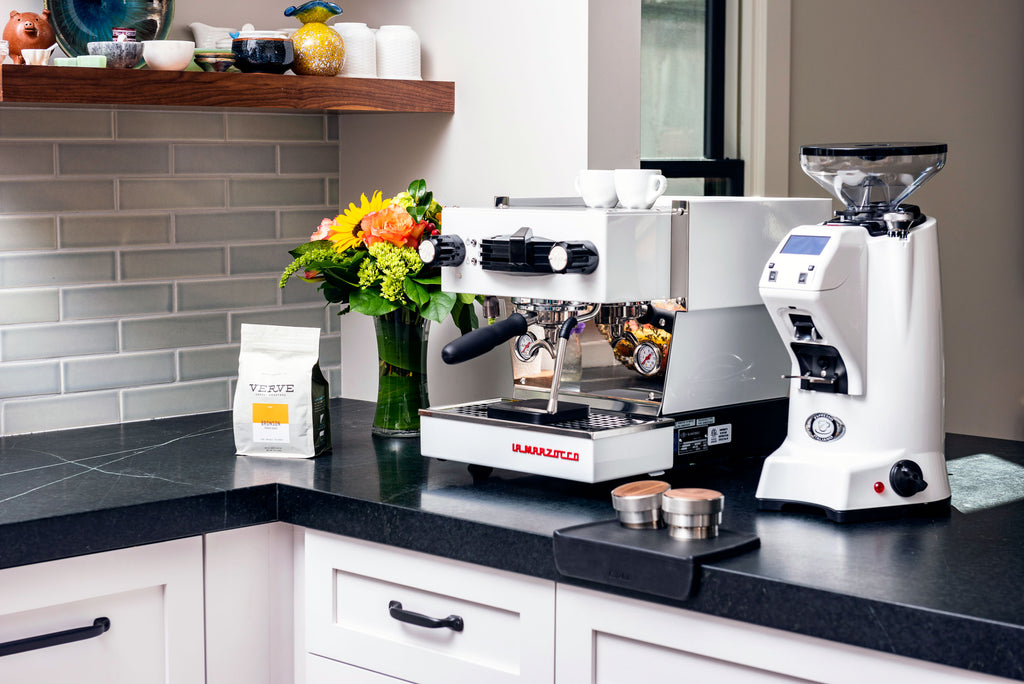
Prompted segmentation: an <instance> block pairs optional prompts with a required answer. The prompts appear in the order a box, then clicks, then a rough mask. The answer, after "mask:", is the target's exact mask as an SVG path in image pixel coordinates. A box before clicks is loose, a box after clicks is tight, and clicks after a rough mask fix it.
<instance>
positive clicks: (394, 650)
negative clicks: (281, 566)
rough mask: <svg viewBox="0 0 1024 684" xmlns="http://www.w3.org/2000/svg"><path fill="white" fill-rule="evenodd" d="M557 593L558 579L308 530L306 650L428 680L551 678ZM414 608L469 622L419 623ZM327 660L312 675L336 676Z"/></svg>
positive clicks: (537, 681)
mask: <svg viewBox="0 0 1024 684" xmlns="http://www.w3.org/2000/svg"><path fill="white" fill-rule="evenodd" d="M554 596H555V590H554V583H552V582H548V581H544V580H538V579H535V578H530V577H523V576H521V575H514V574H512V573H508V572H502V571H499V570H491V569H487V568H481V567H479V566H473V565H469V564H467V563H461V562H458V561H451V560H446V559H443V558H437V557H434V556H427V555H424V554H421V553H414V552H411V551H403V550H397V549H394V548H391V547H387V546H382V545H379V544H374V543H370V542H362V541H357V540H353V539H348V538H344V537H338V536H335V535H330V534H324V533H320V532H313V531H307V532H306V539H305V597H306V598H305V606H304V610H305V639H306V650H307V651H308V652H309V653H311V654H313V655H315V656H322V657H324V658H329V659H331V660H333V661H338V662H340V663H346V664H348V665H351V666H354V667H357V668H361V669H362V670H366V671H369V672H370V673H379V674H383V675H388V676H390V677H395V678H398V679H403V680H407V681H410V682H418V683H420V684H434V683H442V682H443V683H444V684H457V683H458V682H465V683H466V684H479V683H480V682H487V683H488V684H504V683H512V682H524V683H528V684H543V683H544V682H552V681H553V679H554V650H555V647H554V637H555V629H554ZM393 602H397V604H400V606H401V607H400V608H399V609H397V610H393V605H394V604H393ZM409 613H414V614H417V615H420V616H426V617H429V618H433V619H439V620H443V619H445V618H449V617H453V616H454V617H458V618H460V619H461V622H462V627H461V629H459V628H458V625H457V624H452V623H454V621H451V622H450V623H449V625H450V626H441V627H437V628H429V627H425V626H421V625H417V624H412V623H411V622H410V620H411V621H412V622H416V621H420V620H418V618H416V617H415V616H410V615H409ZM310 662H312V663H313V665H312V666H311V664H310ZM328 665H329V664H325V663H322V662H320V661H318V660H313V659H307V668H308V669H307V673H306V674H307V681H308V682H326V681H337V680H336V679H331V678H329V677H327V676H325V675H324V674H323V672H324V671H326V670H327V669H328ZM314 668H316V669H314ZM366 676H367V677H368V676H369V675H368V674H367V675H366ZM355 681H363V680H355ZM365 681H377V680H376V679H373V678H369V679H366V680H365Z"/></svg>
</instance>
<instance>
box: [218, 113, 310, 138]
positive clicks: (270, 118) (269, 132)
mask: <svg viewBox="0 0 1024 684" xmlns="http://www.w3.org/2000/svg"><path fill="white" fill-rule="evenodd" d="M227 122H228V139H229V140H275V141H276V140H308V141H310V142H313V141H322V140H324V139H325V130H324V129H325V122H324V116H323V115H322V114H262V113H237V114H236V113H232V114H228V115H227Z"/></svg>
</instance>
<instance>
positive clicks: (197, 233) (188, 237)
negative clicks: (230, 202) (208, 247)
mask: <svg viewBox="0 0 1024 684" xmlns="http://www.w3.org/2000/svg"><path fill="white" fill-rule="evenodd" d="M276 232H277V218H276V217H275V215H274V212H273V211H238V212H218V213H214V214H177V215H176V216H175V217H174V241H175V242H179V243H180V242H239V241H244V240H272V239H274V236H275V234H276Z"/></svg>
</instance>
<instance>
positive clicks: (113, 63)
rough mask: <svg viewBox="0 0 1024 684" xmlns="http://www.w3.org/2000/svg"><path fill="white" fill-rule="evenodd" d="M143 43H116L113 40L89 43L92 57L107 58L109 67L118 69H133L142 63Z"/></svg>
mask: <svg viewBox="0 0 1024 684" xmlns="http://www.w3.org/2000/svg"><path fill="white" fill-rule="evenodd" d="M144 48H145V46H144V45H143V44H142V43H134V42H133V43H129V42H114V41H112V40H103V41H97V42H95V43H89V54H90V55H102V56H104V57H106V58H107V66H108V67H115V68H117V69H133V68H134V67H136V66H138V64H139V62H141V61H142V51H143V49H144Z"/></svg>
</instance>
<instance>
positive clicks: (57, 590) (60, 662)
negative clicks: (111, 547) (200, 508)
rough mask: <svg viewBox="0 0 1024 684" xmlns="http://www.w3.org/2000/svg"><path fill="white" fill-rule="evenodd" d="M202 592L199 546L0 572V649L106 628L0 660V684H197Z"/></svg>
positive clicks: (193, 542) (186, 543)
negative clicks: (101, 621)
mask: <svg viewBox="0 0 1024 684" xmlns="http://www.w3.org/2000/svg"><path fill="white" fill-rule="evenodd" d="M202 582H203V575H202V541H201V540H200V539H199V538H194V539H185V540H179V541H175V542H167V543H166V544H155V545H153V546H143V547H138V548H132V549H125V550H122V551H111V552H108V553H98V554H93V555H89V556H81V557H78V558H70V559H67V560H60V561H53V562H49V563H40V564H38V565H30V566H24V567H18V568H10V569H7V570H3V571H0V643H3V644H7V643H9V642H13V641H18V640H22V639H27V638H31V637H38V636H44V635H49V634H53V633H55V632H63V631H66V630H73V629H79V628H84V627H90V626H92V625H93V624H94V621H95V620H96V618H101V617H103V618H107V619H108V620H109V623H110V627H109V629H108V630H107V631H105V632H102V633H100V634H99V635H98V636H95V637H93V638H88V639H84V640H81V641H75V642H72V643H65V644H59V645H52V646H48V647H45V648H40V649H34V650H29V651H24V652H20V653H14V654H11V655H6V656H3V657H0V682H75V684H92V683H95V684H101V683H103V684H107V683H109V682H132V684H150V683H153V684H156V683H161V682H173V683H176V684H177V683H180V684H194V682H201V681H203V680H204V678H205V674H204V661H203V603H202V599H203V593H202Z"/></svg>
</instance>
